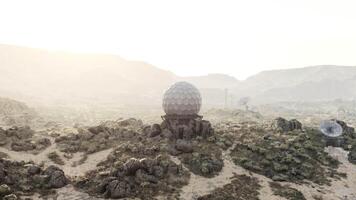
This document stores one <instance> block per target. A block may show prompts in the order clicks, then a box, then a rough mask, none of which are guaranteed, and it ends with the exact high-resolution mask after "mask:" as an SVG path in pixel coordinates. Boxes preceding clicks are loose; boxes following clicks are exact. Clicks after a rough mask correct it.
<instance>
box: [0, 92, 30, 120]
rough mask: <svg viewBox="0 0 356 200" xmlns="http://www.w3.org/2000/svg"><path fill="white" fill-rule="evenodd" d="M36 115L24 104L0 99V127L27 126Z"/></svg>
mask: <svg viewBox="0 0 356 200" xmlns="http://www.w3.org/2000/svg"><path fill="white" fill-rule="evenodd" d="M36 117H37V113H36V112H35V111H34V110H33V109H31V108H29V107H28V106H27V105H26V104H25V103H22V102H19V101H15V100H13V99H9V98H1V97H0V125H6V126H13V125H29V124H30V123H31V121H32V120H34V119H35V118H36Z"/></svg>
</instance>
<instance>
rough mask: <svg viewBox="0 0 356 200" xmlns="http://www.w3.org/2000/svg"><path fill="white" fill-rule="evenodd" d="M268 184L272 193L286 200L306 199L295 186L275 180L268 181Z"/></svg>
mask: <svg viewBox="0 0 356 200" xmlns="http://www.w3.org/2000/svg"><path fill="white" fill-rule="evenodd" d="M269 184H270V187H271V189H272V191H273V194H274V195H278V196H281V197H284V198H286V199H288V200H306V198H305V197H304V195H303V193H301V192H300V191H299V190H297V189H295V188H292V187H290V186H288V185H284V186H282V185H281V184H279V183H276V182H270V183H269Z"/></svg>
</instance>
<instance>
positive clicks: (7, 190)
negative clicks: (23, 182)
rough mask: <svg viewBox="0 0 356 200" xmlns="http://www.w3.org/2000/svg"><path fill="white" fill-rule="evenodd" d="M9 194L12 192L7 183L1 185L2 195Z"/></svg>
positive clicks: (0, 194) (0, 192)
mask: <svg viewBox="0 0 356 200" xmlns="http://www.w3.org/2000/svg"><path fill="white" fill-rule="evenodd" d="M8 194H11V188H10V187H9V186H8V185H6V184H3V185H0V197H4V196H6V195H8Z"/></svg>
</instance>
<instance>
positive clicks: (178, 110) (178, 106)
mask: <svg viewBox="0 0 356 200" xmlns="http://www.w3.org/2000/svg"><path fill="white" fill-rule="evenodd" d="M201 102H202V100H201V95H200V92H199V90H198V89H197V88H196V87H195V86H194V85H192V84H190V83H188V82H177V83H175V84H173V85H172V86H171V87H170V88H169V89H168V90H167V91H166V92H165V93H164V96H163V109H164V112H165V113H166V114H167V115H196V114H198V113H199V111H200V108H201Z"/></svg>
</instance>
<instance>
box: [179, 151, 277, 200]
mask: <svg viewBox="0 0 356 200" xmlns="http://www.w3.org/2000/svg"><path fill="white" fill-rule="evenodd" d="M233 148H234V147H231V148H230V149H229V150H227V151H224V152H223V155H222V156H223V159H224V167H223V169H222V171H221V172H220V173H219V175H217V176H215V177H213V178H205V177H202V176H197V175H195V174H193V173H191V177H190V181H189V184H188V185H186V186H184V187H183V188H182V192H181V193H180V195H181V199H185V200H188V199H192V200H194V199H197V198H198V197H199V196H203V195H206V194H209V193H211V192H212V191H213V190H214V189H216V188H219V187H223V186H224V185H226V184H228V183H230V182H231V179H230V178H231V177H233V176H234V174H238V175H243V174H244V175H248V176H252V177H256V178H258V180H259V181H260V184H261V185H262V188H261V190H260V195H259V198H260V199H261V200H283V198H280V197H278V196H275V195H273V193H272V190H271V188H270V187H269V184H268V182H269V181H270V179H268V178H266V177H264V176H261V175H258V174H254V173H250V172H249V171H247V170H245V169H243V168H242V167H240V166H237V165H235V164H234V163H233V161H232V160H231V157H230V156H229V154H230V151H231V150H232V149H233ZM172 160H174V161H175V162H176V163H180V161H179V160H178V159H177V158H175V157H173V158H172Z"/></svg>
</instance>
